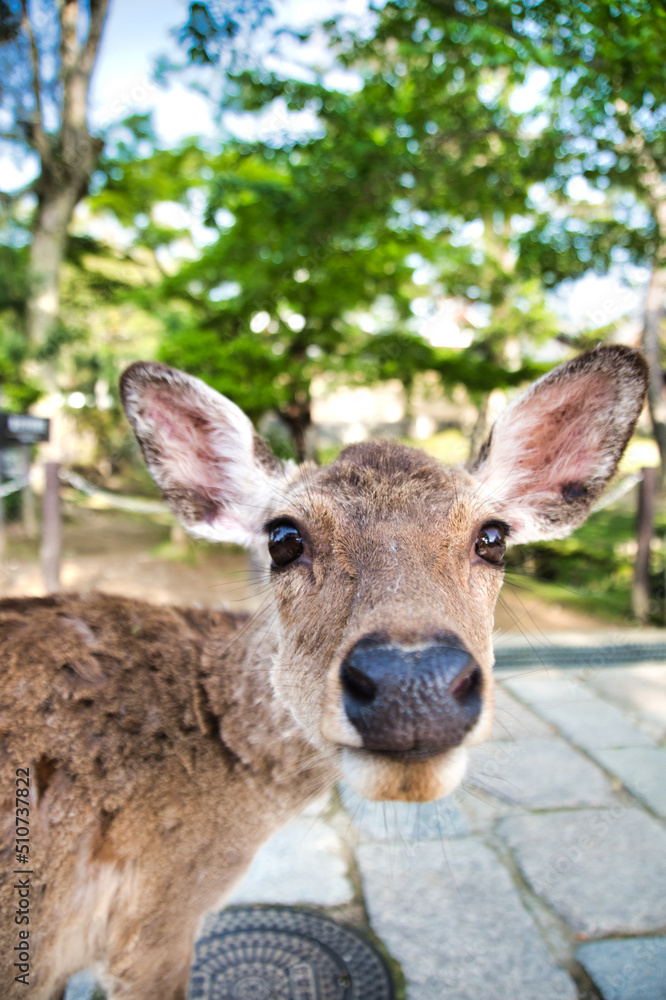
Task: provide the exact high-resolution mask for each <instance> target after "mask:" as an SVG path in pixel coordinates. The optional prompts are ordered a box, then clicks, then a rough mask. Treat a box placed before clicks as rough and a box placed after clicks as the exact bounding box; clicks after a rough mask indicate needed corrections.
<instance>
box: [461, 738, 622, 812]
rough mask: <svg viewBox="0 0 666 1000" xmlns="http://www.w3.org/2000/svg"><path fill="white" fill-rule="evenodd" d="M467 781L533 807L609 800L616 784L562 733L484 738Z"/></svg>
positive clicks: (601, 803) (613, 798) (602, 803)
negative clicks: (510, 739)
mask: <svg viewBox="0 0 666 1000" xmlns="http://www.w3.org/2000/svg"><path fill="white" fill-rule="evenodd" d="M467 782H468V783H469V784H473V785H476V786H477V787H479V788H481V789H483V791H485V792H490V793H491V794H492V795H495V796H496V797H497V798H499V799H502V800H503V801H505V802H511V803H513V804H514V805H521V806H525V807H527V808H529V809H557V808H565V807H575V806H610V805H613V804H614V803H615V802H616V796H615V794H614V792H613V787H612V785H611V783H610V781H609V779H608V778H607V777H606V775H605V774H604V773H603V771H602V770H601V769H600V768H598V767H597V766H596V765H595V764H593V763H592V762H591V761H589V760H587V759H586V758H585V757H583V756H582V755H581V754H580V753H577V752H576V750H574V749H573V748H572V747H570V746H569V744H568V743H565V741H564V740H561V739H556V738H553V739H540V738H537V737H530V738H526V739H524V740H519V741H518V742H517V743H512V744H506V743H500V744H492V743H491V744H485V745H482V746H480V747H478V748H477V749H475V750H473V751H472V753H471V754H470V769H469V775H468V778H467Z"/></svg>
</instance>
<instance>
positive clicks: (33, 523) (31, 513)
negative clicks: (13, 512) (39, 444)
mask: <svg viewBox="0 0 666 1000" xmlns="http://www.w3.org/2000/svg"><path fill="white" fill-rule="evenodd" d="M21 454H22V456H23V475H24V476H25V477H26V479H27V482H26V484H25V486H24V487H23V490H22V491H21V492H22V500H21V513H22V516H23V531H24V532H25V537H26V538H29V539H33V538H36V537H37V515H36V514H35V495H34V493H33V492H32V486H31V485H30V445H29V444H22V445H21Z"/></svg>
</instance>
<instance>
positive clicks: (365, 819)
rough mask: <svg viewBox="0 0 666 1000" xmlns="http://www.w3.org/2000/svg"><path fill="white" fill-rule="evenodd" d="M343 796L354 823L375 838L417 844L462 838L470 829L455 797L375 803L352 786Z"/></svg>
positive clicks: (345, 788) (363, 832) (343, 789)
mask: <svg viewBox="0 0 666 1000" xmlns="http://www.w3.org/2000/svg"><path fill="white" fill-rule="evenodd" d="M340 797H341V799H342V804H343V805H344V807H345V809H346V811H347V813H348V814H349V816H350V818H351V822H352V825H353V826H354V827H355V828H356V829H357V830H358V831H359V832H360V833H361V834H362V835H363V836H365V837H370V838H371V839H372V840H384V841H386V840H388V841H391V842H397V843H407V844H409V843H414V842H417V843H418V842H419V841H422V840H441V838H442V837H462V836H464V835H465V834H466V833H467V832H468V830H469V824H468V823H467V820H466V819H465V817H464V815H463V814H462V813H461V812H460V810H459V809H458V808H457V807H456V806H455V804H454V803H453V801H452V799H450V798H445V799H439V800H438V801H436V802H422V803H421V802H419V803H412V802H371V801H369V799H364V798H361V796H360V795H357V794H356V792H353V791H352V790H351V789H350V788H349V787H347V786H343V787H342V788H341V789H340Z"/></svg>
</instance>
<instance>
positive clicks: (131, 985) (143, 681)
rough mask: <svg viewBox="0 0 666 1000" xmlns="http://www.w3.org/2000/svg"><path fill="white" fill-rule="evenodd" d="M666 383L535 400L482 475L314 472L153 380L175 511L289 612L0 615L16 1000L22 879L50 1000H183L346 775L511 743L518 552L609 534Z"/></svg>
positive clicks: (545, 386)
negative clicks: (600, 516)
mask: <svg viewBox="0 0 666 1000" xmlns="http://www.w3.org/2000/svg"><path fill="white" fill-rule="evenodd" d="M645 384H646V374H645V364H644V362H643V360H642V358H641V357H640V355H638V354H637V353H636V352H634V351H630V350H628V349H626V348H622V347H615V348H607V349H603V350H597V351H593V352H590V353H589V354H587V355H583V356H581V357H580V358H577V359H574V361H572V362H569V363H567V364H565V365H563V366H561V367H560V368H558V369H556V370H555V371H553V372H551V373H550V374H549V375H548V376H546V377H545V378H544V379H541V380H540V381H539V382H537V383H536V384H535V385H534V386H532V387H531V389H529V390H528V391H527V392H526V393H525V394H524V395H523V396H521V397H519V399H518V400H516V401H515V402H514V403H513V404H512V405H511V406H510V407H509V408H508V410H507V411H506V412H505V414H504V415H502V417H500V419H499V421H498V422H497V424H496V425H495V428H494V429H493V432H492V433H491V436H490V438H489V440H488V442H486V445H485V446H484V448H483V450H482V452H481V455H480V457H479V460H478V461H477V463H476V464H475V466H473V467H472V468H471V469H450V468H444V467H442V466H441V465H439V464H438V463H437V462H436V461H435V460H434V459H432V458H429V457H428V456H427V455H425V454H423V453H421V452H418V451H415V450H414V449H411V448H407V447H404V446H402V445H398V444H394V443H390V442H376V443H368V444H361V445H352V446H350V447H349V448H347V449H345V451H344V452H342V454H341V455H340V457H339V458H338V459H337V460H336V461H335V462H334V463H332V465H331V466H329V467H328V468H324V469H320V468H318V467H316V466H307V465H306V466H304V467H302V468H301V469H296V468H294V467H292V466H290V465H286V466H285V465H283V464H282V463H279V462H278V461H277V460H276V459H274V458H273V456H272V455H271V454H270V452H269V451H268V449H267V447H266V445H265V444H264V443H263V442H262V441H261V439H260V438H258V437H257V435H256V434H255V433H254V431H253V429H252V426H251V424H250V423H249V421H248V420H247V418H245V417H244V416H243V414H242V413H241V412H240V411H239V410H238V409H237V408H236V407H235V406H234V405H233V404H232V403H230V402H229V401H228V400H225V399H223V398H222V397H220V396H218V395H217V394H216V393H214V392H213V391H212V390H211V389H209V388H208V387H207V386H205V385H204V384H203V383H201V382H199V381H198V380H196V379H193V378H191V377H190V376H187V375H184V374H182V373H179V372H175V371H173V370H171V369H168V368H165V367H164V366H162V365H155V364H143V363H139V364H137V365H134V366H132V367H131V368H130V369H129V370H128V372H127V373H126V374H125V376H124V378H123V382H122V389H123V399H124V403H125V407H126V410H127V413H128V416H129V418H130V421H131V422H132V425H133V427H134V430H135V433H136V435H137V438H138V439H139V442H140V444H141V446H142V449H143V452H144V456H145V458H146V461H147V463H148V466H149V468H150V470H151V472H152V474H153V476H154V477H155V479H156V481H157V482H158V484H159V486H160V488H161V490H162V492H163V494H164V496H165V497H166V498H167V499H168V500H169V502H170V503H171V505H172V507H173V509H174V510H175V511H176V513H177V514H178V516H179V517H180V519H181V520H182V522H183V523H184V524H185V526H186V527H188V529H189V530H190V531H192V532H193V533H195V534H198V535H202V536H204V537H208V538H212V539H218V540H227V541H235V542H241V543H244V544H247V545H250V546H252V547H253V549H254V551H255V554H256V558H257V560H259V561H260V562H261V563H262V565H263V566H264V569H265V573H266V580H267V583H268V585H269V596H268V598H267V600H266V603H265V605H264V607H263V609H262V613H261V614H259V615H258V616H255V617H254V618H252V619H247V618H244V617H243V616H233V615H228V614H224V613H222V612H220V613H213V612H208V611H197V610H193V609H192V610H183V609H180V610H178V609H160V608H153V607H150V606H149V605H145V604H141V603H140V602H135V601H125V600H121V599H119V598H112V597H103V596H101V595H91V596H88V597H66V596H63V597H53V598H46V599H44V600H42V601H39V600H32V601H6V602H0V628H1V630H2V631H1V632H0V644H1V646H2V663H3V674H2V682H1V687H0V754H1V756H0V762H1V764H2V792H1V797H2V801H3V819H2V824H3V825H2V827H0V832H1V833H2V840H1V843H0V850H1V852H2V853H0V858H1V859H2V862H3V868H2V873H1V874H0V877H2V878H3V879H4V880H5V881H4V883H3V884H2V886H1V890H2V895H1V897H0V900H1V906H2V926H1V933H2V935H3V938H2V942H1V944H2V946H3V950H2V960H3V961H4V962H5V967H4V969H3V970H2V975H3V977H4V979H3V982H6V983H8V984H11V986H10V988H9V991H8V993H7V995H8V996H9V997H14V996H21V995H22V992H21V991H22V990H24V989H25V985H24V983H22V982H21V981H16V979H15V977H16V972H15V971H14V968H13V966H12V959H11V956H12V955H13V954H14V951H13V949H14V947H15V945H20V944H21V942H20V941H19V939H18V932H19V931H20V930H21V928H22V927H23V928H24V929H25V925H23V924H20V923H18V922H17V921H16V919H15V916H17V915H18V916H19V917H20V916H21V912H20V907H19V910H18V914H17V908H16V901H17V894H18V893H19V892H20V889H18V888H16V885H17V882H15V881H14V880H18V879H20V878H21V877H22V876H21V874H20V870H21V869H22V868H24V869H27V868H28V867H29V868H30V870H31V871H32V874H31V875H30V880H31V891H32V893H33V895H32V897H31V904H32V905H31V910H30V924H29V927H28V929H29V931H30V942H29V947H30V949H31V950H30V955H31V961H30V985H31V986H32V987H33V991H32V992H31V996H34V997H35V1000H59V998H60V997H61V994H62V991H63V989H64V985H65V982H66V980H67V978H68V976H69V975H70V974H71V973H73V972H74V971H76V970H77V969H78V968H81V967H84V966H93V967H96V968H97V971H98V973H101V975H102V979H103V982H104V983H105V985H106V986H107V988H108V990H109V992H110V995H111V996H112V997H113V998H114V1000H183V997H184V995H185V989H186V982H187V975H188V969H189V965H190V962H191V952H192V943H193V938H194V935H195V933H196V929H197V926H198V924H199V921H200V920H201V919H202V917H203V915H204V914H205V912H206V910H207V909H209V908H210V907H211V906H213V905H214V904H215V903H217V902H219V901H220V899H221V897H223V896H224V895H225V894H226V893H227V892H228V891H229V889H230V888H231V886H232V884H233V883H234V881H236V880H237V879H238V878H239V877H240V875H242V873H243V871H244V870H245V868H246V867H247V865H248V864H249V862H250V860H251V858H252V856H253V854H254V853H255V851H256V850H257V848H258V847H259V846H260V845H261V843H262V842H263V841H265V840H266V839H267V838H268V837H269V836H270V835H271V834H272V833H273V832H275V830H276V829H277V828H278V827H279V826H280V825H281V824H283V823H284V822H286V821H287V820H288V819H289V818H290V817H291V816H292V815H294V814H295V813H297V812H298V811H299V810H300V809H301V808H302V807H303V806H304V804H305V803H306V802H307V801H308V799H309V798H311V797H312V796H314V795H317V794H318V793H320V792H322V791H324V790H325V789H326V788H328V787H330V785H331V784H332V782H334V781H335V780H336V779H337V777H339V776H340V774H342V776H343V777H344V778H345V780H347V781H348V782H349V783H351V784H352V785H353V787H355V788H356V790H357V791H359V792H360V793H361V794H362V795H365V796H366V797H368V798H374V799H382V798H384V799H405V800H410V801H427V800H430V799H433V798H436V797H439V796H441V795H444V794H446V793H447V792H449V791H451V790H452V789H454V788H455V787H456V786H457V785H458V784H459V782H460V781H461V779H462V777H463V775H464V772H465V764H466V754H467V747H468V746H470V745H473V744H475V743H478V742H480V741H481V740H483V739H484V738H485V736H486V735H487V733H488V732H489V730H490V726H491V724H492V708H493V678H492V663H493V655H492V643H491V633H492V623H493V610H494V605H495V601H496V598H497V595H498V592H499V589H500V587H501V583H502V575H503V574H502V564H503V558H502V557H503V553H504V549H505V546H506V545H507V544H510V543H513V542H520V541H528V540H534V539H537V538H556V537H562V536H564V535H566V534H568V533H569V531H571V530H572V529H573V528H574V527H575V526H576V525H577V524H580V523H581V522H582V521H583V520H584V519H585V517H586V516H587V513H588V512H589V509H590V507H591V505H592V503H593V502H594V501H595V500H596V498H597V497H598V496H599V494H600V493H601V491H602V490H603V488H604V486H605V484H606V483H607V481H608V479H609V478H610V477H611V476H612V474H613V472H614V471H615V468H616V466H617V462H618V460H619V457H620V455H621V454H622V451H623V449H624V446H625V444H626V441H627V440H628V437H629V435H630V433H631V430H632V429H633V426H634V423H635V421H636V419H637V417H638V414H639V412H640V409H641V407H642V403H643V398H644V394H645ZM21 768H23V769H29V771H30V781H31V788H30V798H29V807H30V853H29V862H30V864H29V865H27V864H25V865H24V864H22V863H21V861H20V860H19V861H17V860H16V858H17V854H16V851H17V847H16V843H15V841H16V829H18V828H17V827H16V821H18V819H19V814H18V813H17V812H16V811H15V806H16V809H18V808H19V807H20V806H21V804H22V802H23V800H22V799H21V800H19V799H18V798H15V796H14V788H15V777H16V776H17V774H18V771H19V769H21ZM20 815H21V816H25V815H26V814H25V813H21V814H20ZM22 829H23V828H22ZM16 870H18V871H19V874H14V872H15V871H16ZM19 884H20V883H19ZM23 940H25V939H23ZM23 947H24V949H25V947H26V946H25V943H24V944H23ZM3 995H4V994H3Z"/></svg>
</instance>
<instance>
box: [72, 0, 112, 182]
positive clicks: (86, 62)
mask: <svg viewBox="0 0 666 1000" xmlns="http://www.w3.org/2000/svg"><path fill="white" fill-rule="evenodd" d="M108 6H109V0H91V3H90V21H89V24H88V34H87V36H86V39H85V42H83V44H79V40H78V37H77V22H78V13H79V3H78V0H60V60H61V67H62V69H61V72H62V83H63V107H62V147H63V158H64V159H65V161H66V162H67V163H68V164H70V166H71V165H74V164H75V163H76V162H77V161H81V164H82V169H83V172H84V173H86V172H87V170H88V169H89V167H90V164H89V162H88V161H89V160H90V157H86V156H83V157H82V156H81V140H82V139H83V140H88V139H89V138H90V133H89V132H88V121H87V102H88V87H89V84H90V76H91V73H92V70H93V67H94V65H95V57H96V55H97V50H98V49H99V43H100V40H101V37H102V29H103V27H104V21H105V18H106V13H107V9H108ZM84 163H85V165H84Z"/></svg>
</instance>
